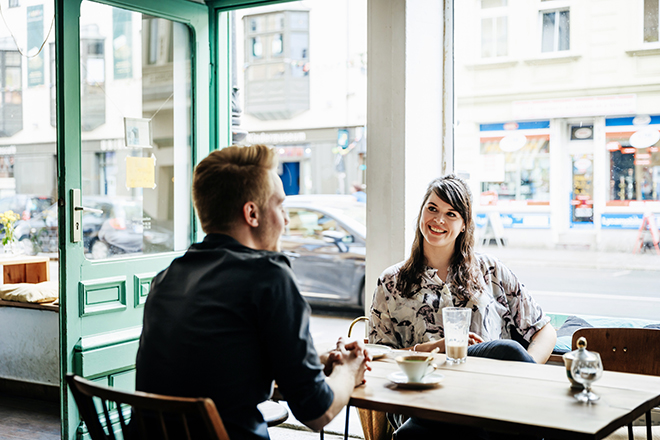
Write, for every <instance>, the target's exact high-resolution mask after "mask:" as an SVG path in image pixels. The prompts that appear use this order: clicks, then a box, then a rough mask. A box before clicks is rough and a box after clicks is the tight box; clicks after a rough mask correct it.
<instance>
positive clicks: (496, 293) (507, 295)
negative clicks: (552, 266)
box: [369, 254, 550, 348]
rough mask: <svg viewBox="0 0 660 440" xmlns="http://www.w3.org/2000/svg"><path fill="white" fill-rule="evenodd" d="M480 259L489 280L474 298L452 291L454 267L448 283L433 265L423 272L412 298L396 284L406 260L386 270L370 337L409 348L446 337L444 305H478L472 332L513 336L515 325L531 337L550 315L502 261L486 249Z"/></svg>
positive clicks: (494, 336) (372, 340)
mask: <svg viewBox="0 0 660 440" xmlns="http://www.w3.org/2000/svg"><path fill="white" fill-rule="evenodd" d="M476 259H477V264H478V265H479V267H480V269H481V273H482V274H483V281H484V284H483V286H482V287H483V292H482V293H481V294H480V295H478V296H476V297H474V298H471V299H467V298H464V297H462V296H460V297H459V296H457V295H452V294H451V290H452V289H451V278H452V276H451V272H450V274H449V276H448V280H449V281H448V283H445V282H443V281H442V280H441V279H440V277H438V274H437V272H438V271H437V270H436V269H433V268H431V267H427V268H426V270H425V272H424V273H423V274H422V278H421V283H420V284H421V285H420V286H417V289H418V290H417V292H415V294H414V295H413V296H412V298H404V297H402V296H401V292H399V291H398V290H397V288H396V284H397V276H398V274H399V270H400V269H401V266H402V265H403V262H401V263H398V264H396V265H394V266H391V267H389V268H388V269H386V270H385V271H384V272H383V273H382V275H381V276H380V278H378V287H376V291H375V292H374V298H373V303H372V305H371V317H370V332H369V342H370V343H374V344H384V345H389V346H391V347H393V348H406V347H412V346H413V345H415V344H421V343H423V342H429V341H435V340H438V339H440V338H443V337H444V330H443V327H442V309H443V308H444V307H469V308H470V309H472V322H471V324H470V331H471V332H474V333H476V334H478V335H480V336H481V337H482V338H483V339H484V340H485V341H490V340H494V339H512V337H511V327H513V328H514V329H515V331H517V332H518V333H519V334H520V335H521V336H522V337H523V338H524V339H525V340H526V341H530V340H531V338H532V336H533V335H534V334H535V333H536V332H537V331H539V330H540V329H541V328H543V326H545V325H546V324H547V323H548V322H550V318H549V317H548V316H547V315H546V314H545V313H543V310H541V307H540V306H539V305H538V304H537V303H536V302H535V301H534V299H533V298H532V297H531V296H530V295H529V292H527V289H526V288H525V286H524V285H522V284H521V283H520V282H519V281H518V279H517V278H516V276H515V275H514V274H513V272H511V271H510V270H509V269H508V268H507V267H506V266H504V265H503V264H502V263H501V262H500V261H499V260H497V259H496V258H494V257H491V256H488V255H484V254H477V255H476Z"/></svg>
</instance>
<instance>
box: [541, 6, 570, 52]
mask: <svg viewBox="0 0 660 440" xmlns="http://www.w3.org/2000/svg"><path fill="white" fill-rule="evenodd" d="M562 12H568V23H569V27H568V48H566V49H560V41H559V27H560V20H559V19H558V17H561V13H562ZM546 14H555V23H554V27H553V35H552V37H553V38H552V40H553V41H552V50H548V51H544V50H543V36H544V29H545V27H544V26H543V18H544V17H545V15H546ZM570 14H571V10H570V8H569V7H563V8H548V9H539V30H540V33H539V38H540V41H539V43H540V44H539V46H540V53H541V54H561V53H568V52H570V50H571V28H570V22H571V18H570Z"/></svg>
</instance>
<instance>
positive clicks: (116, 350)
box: [74, 341, 139, 377]
mask: <svg viewBox="0 0 660 440" xmlns="http://www.w3.org/2000/svg"><path fill="white" fill-rule="evenodd" d="M138 345H139V341H131V342H125V343H123V344H118V345H113V346H110V347H103V348H97V349H95V350H88V351H80V352H76V353H75V362H74V368H75V373H76V374H79V375H81V376H84V377H94V376H101V375H108V374H111V373H114V372H117V371H123V370H128V369H130V368H134V367H135V356H136V355H137V350H138Z"/></svg>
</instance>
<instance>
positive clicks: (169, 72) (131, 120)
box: [56, 0, 226, 439]
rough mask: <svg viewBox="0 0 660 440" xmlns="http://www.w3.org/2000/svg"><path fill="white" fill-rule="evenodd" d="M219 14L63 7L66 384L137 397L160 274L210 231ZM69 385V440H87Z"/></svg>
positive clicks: (186, 5)
mask: <svg viewBox="0 0 660 440" xmlns="http://www.w3.org/2000/svg"><path fill="white" fill-rule="evenodd" d="M208 16H209V14H208V8H207V6H205V5H203V4H199V3H194V2H191V1H187V0H180V1H175V0H169V1H157V0H131V1H108V2H92V1H88V0H83V1H82V2H81V1H80V0H59V1H57V2H56V32H57V42H56V55H57V75H58V76H57V78H58V80H57V105H58V107H57V112H58V113H57V126H58V150H57V151H58V193H59V207H60V208H59V211H60V225H59V229H60V234H59V237H60V273H59V279H60V291H61V295H60V297H61V300H60V301H61V305H60V374H61V376H62V378H63V377H64V375H65V374H66V373H68V372H74V373H76V374H79V375H81V376H84V377H86V378H89V379H91V380H94V381H96V382H98V383H101V384H104V385H108V386H113V387H117V388H121V389H126V390H133V389H134V383H135V370H134V368H135V355H136V351H137V347H138V339H139V336H140V332H141V325H142V312H143V307H144V302H145V300H146V297H147V295H148V293H149V288H150V282H151V279H152V278H153V276H154V275H155V274H157V273H158V272H159V271H160V270H162V269H164V268H165V267H167V266H168V264H169V263H170V262H171V261H172V259H173V258H176V257H177V256H179V255H181V254H182V253H183V252H184V250H185V249H187V247H188V246H189V245H190V243H191V242H192V241H193V238H194V237H196V235H197V232H198V231H197V226H196V224H195V220H194V213H193V210H192V203H191V197H190V185H191V177H192V170H193V167H194V165H195V163H196V161H197V160H198V159H201V158H203V157H204V156H206V155H207V154H208V152H209V145H211V138H210V129H209V126H210V115H209V108H210V101H211V100H210V98H209V97H210V96H212V93H211V92H210V90H211V89H210V72H211V69H210V68H209V66H210V62H209V60H210V54H209V30H208V23H209V20H208ZM219 131H220V132H221V133H222V134H223V135H224V136H226V133H225V131H226V129H222V128H221V129H220V130H219ZM216 132H217V131H216V130H214V133H216ZM217 136H218V135H214V137H217ZM62 383H63V381H62ZM62 390H63V392H62V397H61V399H62V438H63V439H71V438H74V437H75V438H85V437H86V435H85V429H84V426H83V425H82V424H81V423H80V421H79V416H78V412H77V409H76V406H75V403H74V401H73V398H72V396H71V394H70V393H68V390H66V389H65V387H62Z"/></svg>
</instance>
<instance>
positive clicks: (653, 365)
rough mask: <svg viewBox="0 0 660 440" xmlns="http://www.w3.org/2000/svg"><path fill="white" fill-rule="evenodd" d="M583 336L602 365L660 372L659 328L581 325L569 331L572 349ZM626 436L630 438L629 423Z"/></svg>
mask: <svg viewBox="0 0 660 440" xmlns="http://www.w3.org/2000/svg"><path fill="white" fill-rule="evenodd" d="M582 336H584V338H585V339H586V340H587V350H591V351H595V352H598V354H600V358H601V360H602V362H603V369H605V370H607V371H618V372H622V373H632V374H647V375H651V376H660V363H659V362H657V360H658V359H660V330H657V329H650V328H596V327H592V328H581V329H579V330H578V331H576V332H575V333H573V342H572V346H573V349H575V348H576V347H577V340H578V339H579V338H580V337H582ZM646 435H647V438H649V439H650V438H652V436H653V433H652V428H651V411H648V412H647V413H646ZM628 438H629V440H633V439H634V433H633V428H632V423H630V424H628Z"/></svg>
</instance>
